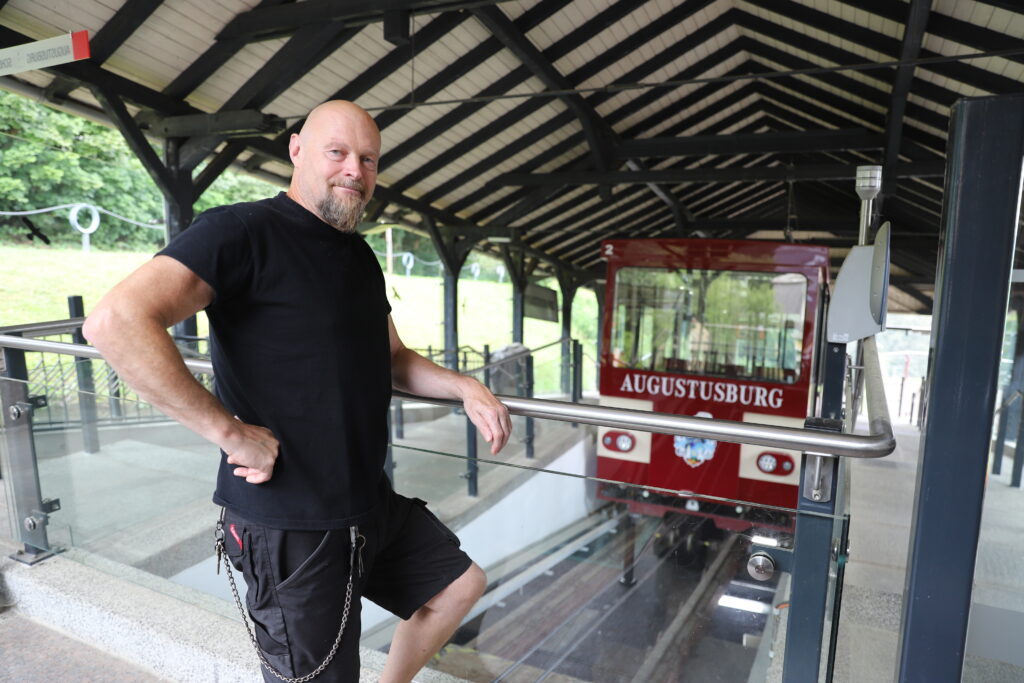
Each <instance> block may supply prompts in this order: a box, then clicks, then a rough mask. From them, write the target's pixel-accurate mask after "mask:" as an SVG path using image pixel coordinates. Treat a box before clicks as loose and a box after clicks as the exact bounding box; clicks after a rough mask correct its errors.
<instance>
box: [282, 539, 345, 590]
mask: <svg viewBox="0 0 1024 683" xmlns="http://www.w3.org/2000/svg"><path fill="white" fill-rule="evenodd" d="M331 534H332V532H331V531H330V530H327V531H325V532H324V536H323V538H322V539H320V543H319V545H317V547H316V548H314V549H313V552H312V553H310V554H309V557H307V558H306V559H305V560H303V561H302V564H300V565H299V566H298V567H296V569H295V571H293V572H292V573H291V574H290V575H289V576H288V578H286V579H285V580H284V581H282V582H281V583H279V584H277V586H276V589H277V590H287V589H288V588H290V587H292V586H294V585H295V584H297V583H301V582H302V581H303V580H304V579H305V577H306V576H307V575H309V574H312V573H315V572H316V569H317V567H318V566H319V565H320V564H322V563H323V558H324V555H326V554H327V552H328V546H329V545H330V543H331V540H332V539H331Z"/></svg>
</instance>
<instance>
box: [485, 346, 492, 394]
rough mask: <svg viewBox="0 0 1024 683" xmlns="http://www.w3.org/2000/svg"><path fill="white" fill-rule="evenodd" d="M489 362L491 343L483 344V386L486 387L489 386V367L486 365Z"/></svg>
mask: <svg viewBox="0 0 1024 683" xmlns="http://www.w3.org/2000/svg"><path fill="white" fill-rule="evenodd" d="M490 364H491V345H490V344H484V379H483V383H484V386H485V387H487V388H488V389H490V388H491V369H490V368H489V367H487V366H489V365H490Z"/></svg>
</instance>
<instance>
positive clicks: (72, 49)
mask: <svg viewBox="0 0 1024 683" xmlns="http://www.w3.org/2000/svg"><path fill="white" fill-rule="evenodd" d="M88 58H89V32H88V31H75V32H74V33H67V34H65V35H62V36H57V37H56V38H47V39H46V40H37V41H35V42H34V43H25V44H24V45H15V46H14V47H8V48H4V49H3V50H0V76H6V75H8V74H16V73H19V72H21V71H31V70H32V69H43V68H46V67H48V66H57V65H58V64H66V63H68V62H75V61H78V60H79V59H88Z"/></svg>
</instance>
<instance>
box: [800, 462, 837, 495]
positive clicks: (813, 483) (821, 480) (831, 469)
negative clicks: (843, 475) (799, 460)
mask: <svg viewBox="0 0 1024 683" xmlns="http://www.w3.org/2000/svg"><path fill="white" fill-rule="evenodd" d="M804 455H806V456H807V458H808V459H807V466H806V467H805V468H804V486H803V490H804V491H805V495H804V498H807V500H813V501H814V502H815V503H827V502H829V501H830V500H832V477H833V476H834V475H835V466H836V459H835V456H831V455H826V454H824V453H804ZM808 493H809V494H810V495H809V496H808V495H807V494H808Z"/></svg>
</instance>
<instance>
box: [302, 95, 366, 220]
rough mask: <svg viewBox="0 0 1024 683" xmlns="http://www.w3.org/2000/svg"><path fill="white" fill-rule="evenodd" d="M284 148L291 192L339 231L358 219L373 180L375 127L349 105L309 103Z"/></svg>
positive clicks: (360, 112)
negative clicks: (291, 166) (288, 156)
mask: <svg viewBox="0 0 1024 683" xmlns="http://www.w3.org/2000/svg"><path fill="white" fill-rule="evenodd" d="M289 151H290V153H291V157H292V163H294V164H295V173H294V175H293V177H292V188H293V190H297V193H298V196H297V197H293V198H294V199H296V200H297V201H299V203H300V204H302V205H303V206H305V207H306V208H307V209H309V210H310V211H313V212H314V213H316V214H317V215H318V216H319V217H320V218H321V220H323V221H324V222H325V223H328V224H330V225H332V226H334V227H335V228H337V229H339V230H342V231H346V232H347V231H351V230H354V229H355V226H356V225H357V224H358V223H359V218H360V217H361V216H362V214H363V209H364V208H365V207H366V203H367V202H368V201H369V200H370V197H371V196H373V188H374V186H375V185H376V183H377V160H378V159H379V158H380V133H379V132H377V127H376V126H375V125H374V123H373V120H372V119H371V118H370V117H369V116H368V115H367V114H366V112H364V111H363V110H361V109H359V108H358V107H356V106H355V105H352V104H349V103H339V102H329V103H327V104H325V105H322V106H321V107H318V108H317V109H315V110H314V111H313V112H312V113H311V114H310V116H309V118H308V119H307V120H306V125H305V126H304V127H303V129H302V132H301V133H299V134H298V135H293V136H292V140H291V144H290V145H289Z"/></svg>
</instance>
